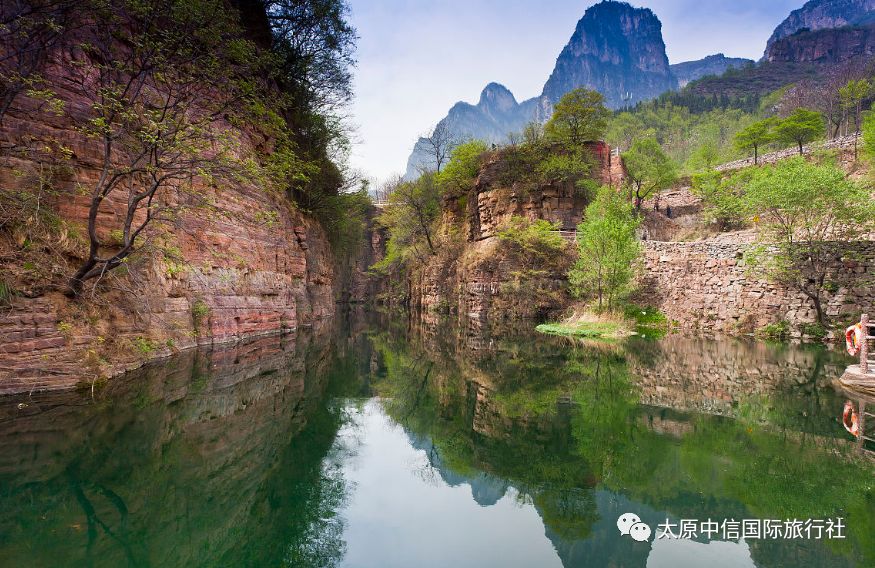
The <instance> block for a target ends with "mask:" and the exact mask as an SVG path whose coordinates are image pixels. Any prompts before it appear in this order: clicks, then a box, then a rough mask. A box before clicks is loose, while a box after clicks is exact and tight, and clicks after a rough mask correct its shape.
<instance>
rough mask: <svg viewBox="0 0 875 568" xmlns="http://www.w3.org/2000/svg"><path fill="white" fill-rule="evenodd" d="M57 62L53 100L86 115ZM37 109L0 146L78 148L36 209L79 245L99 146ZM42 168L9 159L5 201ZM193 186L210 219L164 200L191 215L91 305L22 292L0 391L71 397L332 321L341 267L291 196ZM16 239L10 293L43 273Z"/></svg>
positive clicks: (8, 264) (108, 223)
mask: <svg viewBox="0 0 875 568" xmlns="http://www.w3.org/2000/svg"><path fill="white" fill-rule="evenodd" d="M52 57H54V58H55V59H53V62H52V63H50V66H49V68H48V70H47V72H46V74H45V75H46V77H48V78H49V81H50V83H51V84H48V85H46V88H50V89H52V90H54V91H55V92H57V93H58V97H59V98H60V99H61V101H62V102H63V103H64V105H65V106H66V107H67V108H71V109H76V108H82V107H83V105H86V104H87V101H86V100H84V99H83V98H82V97H80V96H78V95H77V92H76V91H75V90H74V89H71V88H69V87H68V82H67V81H68V79H69V76H68V72H67V71H66V70H67V69H68V67H67V66H65V65H64V62H65V61H66V60H67V59H65V57H67V54H66V53H63V52H62V53H57V54H53V56H52ZM70 83H72V81H70ZM32 105H33V101H31V100H29V99H27V98H26V97H18V98H17V99H16V100H15V103H14V105H13V106H12V107H11V108H10V109H9V111H8V112H7V113H6V115H5V116H4V120H3V124H2V129H0V144H2V145H3V147H5V148H10V147H16V145H19V146H21V147H26V146H27V145H31V146H36V145H37V143H39V142H44V143H45V144H50V143H58V144H63V145H65V146H66V147H68V148H70V150H71V155H72V159H71V163H70V164H69V167H68V168H67V169H66V170H65V174H64V175H63V176H59V178H58V179H57V180H56V181H55V184H54V187H53V188H52V189H53V192H54V193H51V192H50V193H48V194H47V195H45V196H44V197H43V200H44V201H43V202H42V207H43V208H44V209H48V210H50V211H51V212H52V214H53V215H55V216H56V218H57V219H58V223H60V224H62V226H64V227H67V228H68V229H67V230H65V231H66V232H65V233H63V235H62V236H63V237H64V238H68V240H71V241H72V240H73V237H72V235H73V234H74V233H78V234H80V235H84V234H86V233H85V230H84V227H85V225H86V220H87V215H88V207H89V203H90V200H89V199H88V196H87V195H83V192H82V191H80V188H82V187H84V188H90V187H94V183H95V180H96V179H97V177H98V175H99V172H100V169H99V165H100V164H101V160H102V159H103V158H102V155H101V146H100V145H99V144H95V143H94V142H93V140H91V139H89V138H87V137H85V136H84V135H83V134H82V133H81V132H80V131H79V130H77V129H76V127H75V125H74V124H73V122H72V121H71V119H70V118H69V117H68V116H66V115H63V116H58V115H54V114H51V113H35V112H33V107H32ZM229 129H231V133H232V134H233V135H234V136H235V137H236V138H238V139H239V140H240V142H241V144H247V143H251V141H250V140H249V138H248V136H249V133H247V132H245V131H243V130H241V129H239V128H238V129H233V128H232V127H230V126H229ZM42 167H43V164H42V162H39V161H37V158H33V157H31V156H30V155H22V156H7V157H5V163H4V164H3V167H2V168H0V187H2V191H4V192H7V191H8V192H28V191H31V187H32V186H30V185H28V183H30V179H31V178H29V177H28V175H27V174H29V173H30V172H34V171H40V168H42ZM194 183H195V184H196V185H197V187H196V188H195V189H196V193H197V195H199V196H202V198H203V199H205V200H207V201H209V202H210V203H212V204H214V207H211V208H210V209H209V210H204V209H203V208H198V207H194V206H193V207H190V208H189V207H185V205H187V204H188V202H187V201H183V200H184V199H187V197H186V196H185V195H183V194H176V193H172V192H170V191H168V192H167V194H166V195H164V196H163V197H162V199H166V200H167V201H168V202H170V203H174V202H176V203H179V204H180V205H183V207H182V208H180V209H179V213H178V215H177V216H176V217H175V218H173V220H172V221H168V222H161V223H154V224H153V225H152V227H151V228H150V229H149V231H147V233H144V236H145V237H146V238H143V239H142V241H141V245H140V250H139V252H138V253H137V255H135V256H133V257H132V258H131V259H130V260H131V262H129V263H127V264H126V266H125V269H126V270H125V271H122V270H117V271H116V272H114V273H112V274H111V275H110V276H109V277H107V278H106V281H105V282H104V283H103V284H102V285H101V286H100V287H98V288H97V289H96V294H95V295H93V296H92V295H91V294H90V293H89V294H88V297H87V298H83V299H81V300H80V301H71V300H69V299H67V298H66V297H65V296H63V295H62V294H61V293H60V292H58V291H56V290H53V289H51V288H48V287H45V286H43V288H34V289H27V290H23V291H22V292H21V293H20V294H19V295H18V296H16V297H14V298H13V299H12V301H11V305H10V306H9V307H8V308H7V307H6V306H4V307H3V308H2V310H0V392H18V391H33V390H43V389H57V388H65V387H70V386H72V385H74V384H76V383H77V382H80V381H93V380H96V379H98V378H101V377H106V376H112V375H114V374H117V373H119V372H121V371H123V370H125V369H127V368H132V367H135V366H138V365H140V364H142V363H143V362H144V361H145V360H148V359H151V358H155V357H159V356H162V355H169V354H170V353H172V352H174V351H176V350H178V349H180V348H186V347H191V346H194V345H196V344H212V343H223V342H231V341H238V340H240V339H243V338H248V337H253V336H258V335H267V334H276V333H280V332H283V331H291V330H294V329H296V328H298V327H300V326H304V325H309V324H312V323H313V322H314V321H317V320H320V319H322V318H326V317H328V316H330V315H332V314H333V313H334V309H335V299H334V283H335V274H334V258H333V255H332V251H331V248H330V245H329V243H328V239H327V237H326V234H325V232H324V230H323V229H322V227H321V226H320V225H319V224H318V223H317V222H316V221H315V220H313V219H311V218H309V217H308V216H306V215H304V214H302V213H301V212H300V211H298V210H296V209H295V208H294V207H293V206H291V205H290V204H289V202H288V200H287V199H286V198H285V197H284V196H277V195H270V194H268V193H267V192H266V191H265V190H264V189H263V188H261V187H256V186H254V185H252V184H245V183H234V182H220V183H216V184H213V185H207V184H206V183H201V182H198V181H195V182H194ZM84 193H87V192H84ZM125 199H126V195H125V196H121V197H115V198H113V197H112V196H111V198H110V199H108V200H107V201H106V202H104V204H103V205H102V206H101V211H100V215H99V216H98V223H97V232H98V234H99V235H100V237H101V239H102V240H103V242H107V241H108V240H109V239H110V238H111V235H112V232H113V229H117V228H118V227H119V226H120V222H119V220H118V219H119V218H122V217H121V215H120V212H121V211H124V208H125V207H126V205H127V204H126V202H125V201H124V200H125ZM16 231H17V230H16V228H15V225H14V224H10V225H7V226H0V274H2V275H3V276H4V282H6V281H7V280H6V277H7V275H9V274H18V273H21V272H22V270H24V271H26V270H27V269H28V265H32V266H33V269H34V270H35V269H39V268H42V265H43V264H49V263H47V262H46V263H43V262H42V260H41V258H42V257H34V258H33V259H31V257H29V256H27V255H32V254H38V253H39V251H33V250H29V249H28V248H27V246H26V245H27V239H26V238H21V237H20V236H19V234H18V233H17V232H16ZM24 235H25V237H26V233H25V234H24ZM64 235H71V236H69V237H67V236H64ZM84 246H85V245H84V244H83V245H81V246H70V247H69V248H68V249H67V250H65V253H66V255H67V261H66V262H60V261H59V262H58V263H57V264H55V265H53V266H51V270H52V271H53V272H52V273H53V274H54V273H55V272H57V274H61V275H65V276H66V277H69V275H71V274H72V273H73V270H75V267H76V266H77V265H78V262H80V258H81V252H82V250H83V248H84ZM31 248H33V247H31ZM22 260H24V261H25V262H22Z"/></svg>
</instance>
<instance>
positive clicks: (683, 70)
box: [670, 53, 754, 88]
mask: <svg viewBox="0 0 875 568" xmlns="http://www.w3.org/2000/svg"><path fill="white" fill-rule="evenodd" d="M753 64H754V61H753V60H752V59H745V58H743V57H726V56H725V55H723V54H722V53H715V54H714V55H708V56H707V57H703V58H702V59H697V60H695V61H685V62H683V63H674V64H672V65H671V66H670V69H671V74H672V75H674V78H675V79H677V82H678V87H680V88H684V87H685V86H686V85H687V84H688V83H690V82H691V81H695V80H696V79H701V78H702V77H706V76H708V75H722V74H723V73H725V72H726V71H727V70H729V69H730V68H734V69H742V68H744V67H747V66H750V65H753Z"/></svg>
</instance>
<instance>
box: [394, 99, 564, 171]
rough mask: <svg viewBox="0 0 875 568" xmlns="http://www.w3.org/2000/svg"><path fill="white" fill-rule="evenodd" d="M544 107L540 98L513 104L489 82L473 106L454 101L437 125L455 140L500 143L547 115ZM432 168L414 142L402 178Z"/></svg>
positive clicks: (431, 161) (422, 142) (422, 148)
mask: <svg viewBox="0 0 875 568" xmlns="http://www.w3.org/2000/svg"><path fill="white" fill-rule="evenodd" d="M545 104H546V105H548V107H549V103H546V102H544V101H541V99H540V98H532V99H529V100H527V101H523V102H522V103H517V100H516V98H514V96H513V93H511V92H510V91H509V90H508V89H507V87H505V86H504V85H500V84H499V83H489V84H488V85H486V87H485V88H484V89H483V91H482V92H481V93H480V100H479V101H478V102H477V104H476V105H472V104H469V103H465V102H458V103H456V104H455V105H453V108H451V109H450V112H449V113H448V114H447V116H446V117H444V118H443V119H441V121H440V122H439V124H442V125H443V124H446V125H447V126H448V127H449V129H450V132H452V133H453V136H454V138H456V140H459V141H462V140H470V139H478V140H484V141H486V142H495V143H499V142H504V141H505V140H506V139H507V135H508V134H509V133H511V132H521V131H522V130H523V128H524V127H525V125H526V124H527V123H529V122H530V121H532V120H534V119H535V117H536V116H537V115H541V114H545V113H547V114H549V112H550V111H549V108H543V105H545ZM432 168H434V158H432V157H431V156H430V155H429V153H428V152H427V150H426V142H425V139H424V138H420V139H419V140H417V141H416V144H415V145H414V147H413V152H412V153H411V154H410V157H409V158H408V159H407V171H406V173H405V174H404V177H405V179H415V178H416V177H418V176H419V173H420V170H422V169H432Z"/></svg>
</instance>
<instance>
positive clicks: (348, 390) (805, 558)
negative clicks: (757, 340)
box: [0, 319, 875, 568]
mask: <svg viewBox="0 0 875 568" xmlns="http://www.w3.org/2000/svg"><path fill="white" fill-rule="evenodd" d="M846 363H847V361H846V359H845V358H844V357H843V356H842V355H841V354H831V353H828V352H826V351H824V350H819V349H805V348H799V347H786V346H784V347H781V346H769V345H764V344H754V343H745V342H739V341H728V340H727V341H703V340H691V339H685V338H681V337H673V336H671V337H667V338H664V339H661V340H659V341H645V340H640V339H638V340H629V341H626V342H622V343H596V342H582V341H579V340H575V341H570V340H567V339H565V338H559V337H546V336H540V335H537V334H532V333H510V332H506V333H497V334H494V335H492V336H485V335H483V334H471V333H469V332H466V331H465V330H458V329H454V328H449V327H428V328H425V327H419V326H414V325H411V324H409V323H407V322H399V321H370V322H367V321H365V320H359V319H356V320H354V321H352V322H351V323H348V324H347V325H343V326H340V325H338V326H335V327H331V328H329V327H324V328H322V329H316V330H311V331H302V332H300V333H298V334H297V335H295V336H288V337H285V338H265V339H261V340H258V341H253V342H249V343H245V344H241V345H238V346H234V347H230V348H225V349H221V350H215V351H212V352H206V351H204V352H197V353H195V352H191V353H185V354H182V355H181V356H179V357H178V358H176V359H173V360H170V361H167V362H164V363H161V364H158V365H154V366H151V367H149V368H147V369H143V370H141V371H139V372H137V373H133V374H131V375H129V376H127V377H125V378H122V379H118V380H114V381H110V382H109V383H108V384H107V385H106V386H104V387H102V388H98V389H96V390H95V392H94V393H93V394H92V393H91V392H90V391H89V390H85V391H80V392H66V393H54V394H42V395H33V396H26V395H21V396H15V397H7V398H5V399H0V566H3V567H32V566H33V567H40V566H111V567H116V566H119V567H125V566H161V567H172V566H296V567H297V566H300V567H307V566H319V567H322V566H349V567H380V568H383V567H395V566H397V567H407V566H416V567H420V566H423V567H425V566H434V567H444V566H451V567H466V566H471V567H475V566H476V567H489V566H498V567H515V566H526V567H528V566H538V567H540V566H566V567H570V566H575V567H576V566H581V567H583V566H594V567H601V566H605V567H607V566H610V567H627V566H628V567H637V566H642V567H643V566H648V567H651V568H652V567H659V566H666V567H682V566H708V567H709V568H718V567H722V566H733V567H734V566H761V567H765V566H787V567H791V566H792V567H796V566H815V567H817V566H875V482H873V479H875V477H873V476H875V467H873V465H872V463H871V462H869V461H867V460H866V459H865V458H862V457H861V456H860V454H859V453H858V450H857V448H856V446H855V445H854V444H853V443H852V442H851V439H850V437H849V436H848V435H847V434H846V433H845V431H844V429H843V428H842V426H841V424H840V422H839V420H838V418H839V414H840V412H841V409H842V404H843V402H844V398H843V397H842V396H841V395H840V394H838V393H836V392H835V391H834V390H833V389H832V387H831V386H830V381H831V380H832V379H834V378H835V377H836V376H837V375H838V374H839V373H840V372H841V369H842V367H843V366H844V365H845V364H846ZM624 513H634V514H636V515H638V517H639V518H640V519H641V520H642V521H643V522H644V523H646V524H647V525H649V526H650V527H651V528H652V530H653V531H654V534H653V535H652V536H651V538H650V539H649V540H647V541H645V542H636V541H634V540H632V539H631V537H630V536H623V535H621V534H620V531H619V530H618V528H617V524H616V523H617V518H618V517H619V516H621V515H623V514H624ZM837 518H841V519H842V521H841V522H842V523H843V525H844V528H843V529H842V532H841V535H842V536H843V537H844V538H825V537H824V538H820V539H816V538H795V539H787V538H761V539H752V538H747V539H741V538H738V537H735V538H733V535H731V534H730V535H729V536H728V537H724V535H722V534H713V535H710V536H705V535H701V534H698V535H697V536H696V538H694V539H658V538H656V533H657V532H659V531H657V530H656V528H657V525H659V524H661V523H665V522H666V520H668V521H669V522H673V523H679V522H680V520H681V519H687V520H698V521H707V520H708V519H712V520H716V521H721V522H722V521H723V520H725V519H730V520H737V521H740V520H742V519H775V520H782V521H783V520H786V519H801V520H807V519H814V520H815V521H817V520H826V519H837Z"/></svg>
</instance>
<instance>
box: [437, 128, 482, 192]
mask: <svg viewBox="0 0 875 568" xmlns="http://www.w3.org/2000/svg"><path fill="white" fill-rule="evenodd" d="M486 150H487V147H486V142H483V141H482V140H471V141H469V142H465V143H463V144H459V145H458V146H456V147H455V148H454V149H453V152H452V153H451V154H450V161H449V162H448V163H447V165H446V166H444V169H443V170H441V171H440V172H439V173H438V174H437V175H436V180H437V183H438V185H439V186H440V188H441V191H442V192H443V193H444V194H450V195H454V194H458V193H460V192H464V191H465V190H467V189H469V188H470V187H471V185H472V184H473V182H474V178H476V177H477V174H478V173H479V171H480V162H481V159H482V157H483V153H484V152H486Z"/></svg>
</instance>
